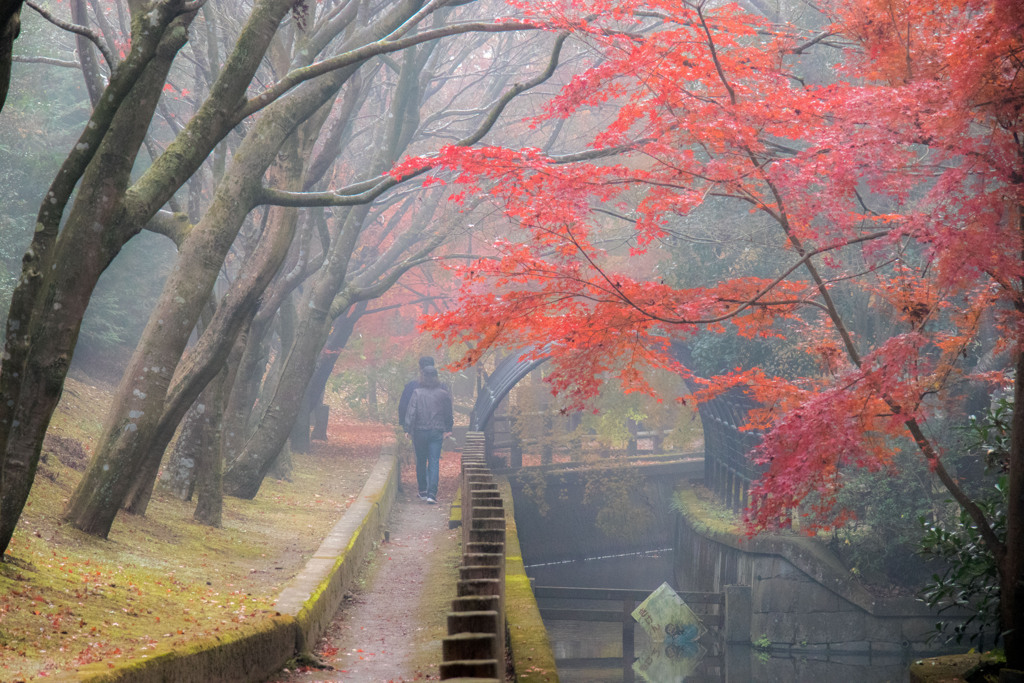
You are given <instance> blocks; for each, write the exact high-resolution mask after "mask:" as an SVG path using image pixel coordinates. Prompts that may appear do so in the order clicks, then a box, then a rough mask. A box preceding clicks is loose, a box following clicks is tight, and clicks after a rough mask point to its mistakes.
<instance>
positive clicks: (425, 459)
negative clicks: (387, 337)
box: [405, 365, 455, 503]
mask: <svg viewBox="0 0 1024 683" xmlns="http://www.w3.org/2000/svg"><path fill="white" fill-rule="evenodd" d="M454 423H455V419H454V415H453V413H452V396H451V394H450V393H449V392H448V389H447V388H445V387H443V386H442V385H441V382H440V380H439V379H438V377H437V368H435V367H434V366H433V365H428V366H425V367H424V368H423V369H422V370H420V381H419V386H418V387H417V388H416V389H415V390H414V391H413V392H412V398H410V399H409V408H408V410H407V411H406V414H405V427H406V431H407V432H409V433H410V434H411V435H412V446H413V449H414V450H415V451H416V483H417V484H418V485H419V493H420V498H422V499H424V500H426V501H427V502H428V503H436V502H437V481H438V471H439V470H438V468H439V467H440V466H441V444H442V443H443V442H444V437H445V434H448V433H449V432H451V431H452V427H453V426H454Z"/></svg>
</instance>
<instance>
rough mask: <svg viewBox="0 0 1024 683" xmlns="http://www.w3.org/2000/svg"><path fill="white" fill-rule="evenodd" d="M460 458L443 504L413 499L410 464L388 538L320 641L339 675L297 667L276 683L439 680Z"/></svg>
mask: <svg viewBox="0 0 1024 683" xmlns="http://www.w3.org/2000/svg"><path fill="white" fill-rule="evenodd" d="M457 462H458V454H456V453H445V454H444V457H443V458H442V464H441V482H440V487H439V490H438V504H437V505H430V504H428V503H426V502H424V501H421V500H420V499H419V498H418V497H417V495H416V493H415V492H416V480H415V479H416V476H415V473H414V472H412V471H411V467H410V466H409V465H408V464H407V465H406V466H405V467H404V468H403V472H402V475H403V476H402V492H401V493H399V495H398V499H397V500H396V502H395V507H394V509H393V511H392V514H391V518H390V519H389V540H388V541H387V542H385V543H382V544H381V545H380V546H379V547H378V548H377V549H376V550H375V551H374V552H373V554H372V555H371V557H370V559H369V560H368V562H367V564H366V565H365V566H364V567H363V568H362V570H361V571H360V579H359V581H358V584H357V586H355V587H354V589H353V590H352V591H351V592H350V593H349V594H348V595H346V599H345V601H344V602H343V603H342V606H341V608H340V609H339V610H338V613H337V614H336V615H335V617H334V621H333V622H332V623H331V625H330V627H328V629H327V633H326V634H325V636H324V637H323V638H322V639H321V640H320V643H319V644H318V646H317V649H316V654H317V656H318V657H320V659H321V660H322V661H323V662H324V663H326V664H329V665H330V666H332V667H334V670H317V669H306V668H305V667H302V668H300V669H299V670H297V671H291V672H287V673H282V674H281V675H280V677H278V678H277V679H275V680H276V681H278V683H312V682H314V681H366V682H370V681H388V682H393V683H398V682H400V681H422V680H437V679H438V662H439V661H440V659H441V639H442V638H443V637H444V635H445V615H446V613H447V612H448V610H449V609H450V606H451V599H452V598H453V597H454V596H455V582H456V579H457V578H458V570H457V567H458V560H459V540H458V536H459V531H458V530H449V529H448V508H449V505H450V503H451V500H452V497H453V496H454V494H455V486H456V483H457V474H458V464H457Z"/></svg>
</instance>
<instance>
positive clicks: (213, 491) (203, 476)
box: [192, 368, 230, 528]
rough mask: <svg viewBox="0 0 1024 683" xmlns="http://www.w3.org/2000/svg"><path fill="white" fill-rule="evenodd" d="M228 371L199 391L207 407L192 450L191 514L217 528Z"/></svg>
mask: <svg viewBox="0 0 1024 683" xmlns="http://www.w3.org/2000/svg"><path fill="white" fill-rule="evenodd" d="M229 376H230V372H229V371H228V369H227V368H225V369H223V370H221V371H220V372H219V373H217V376H216V377H215V378H214V379H213V381H212V382H210V383H209V384H208V385H207V386H206V389H204V390H203V394H202V396H201V400H202V401H203V405H205V406H207V408H206V412H205V413H204V417H205V419H204V420H203V421H202V424H201V429H200V438H199V440H198V441H199V444H200V448H199V449H198V450H197V451H196V456H197V457H196V509H195V512H194V513H193V515H192V517H193V519H195V520H196V521H197V522H199V523H200V524H205V525H207V526H212V527H217V528H220V526H221V521H222V513H223V510H224V489H223V485H222V480H223V471H224V468H223V460H222V458H221V453H222V452H223V451H222V450H221V444H220V442H221V424H222V419H221V418H222V417H223V415H224V399H225V392H226V391H227V383H228V378H229Z"/></svg>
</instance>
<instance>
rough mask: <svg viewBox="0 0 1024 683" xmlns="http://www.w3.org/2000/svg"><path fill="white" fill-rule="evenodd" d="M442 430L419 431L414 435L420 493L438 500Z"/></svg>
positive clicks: (413, 444)
mask: <svg viewBox="0 0 1024 683" xmlns="http://www.w3.org/2000/svg"><path fill="white" fill-rule="evenodd" d="M443 441H444V432H442V431H441V430H435V429H432V430H428V431H419V430H417V431H416V432H414V433H413V435H412V446H413V448H414V449H415V450H416V483H417V484H418V485H419V489H420V493H424V494H426V495H428V496H430V497H431V498H437V480H438V468H439V467H440V466H441V443H442V442H443Z"/></svg>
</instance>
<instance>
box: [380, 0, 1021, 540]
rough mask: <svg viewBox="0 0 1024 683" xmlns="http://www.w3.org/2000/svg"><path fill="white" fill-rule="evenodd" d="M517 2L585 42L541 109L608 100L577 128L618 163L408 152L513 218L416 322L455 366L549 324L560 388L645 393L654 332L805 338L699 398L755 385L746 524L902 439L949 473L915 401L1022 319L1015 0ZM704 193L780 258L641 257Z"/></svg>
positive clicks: (657, 345)
mask: <svg viewBox="0 0 1024 683" xmlns="http://www.w3.org/2000/svg"><path fill="white" fill-rule="evenodd" d="M520 8H521V10H522V11H523V12H525V13H527V14H528V15H529V16H530V17H531V18H532V19H533V20H535V21H537V22H539V23H541V24H543V25H545V26H548V27H550V28H551V29H552V30H554V31H567V32H571V33H572V34H575V35H576V36H579V37H580V38H581V39H583V40H585V41H587V42H588V43H589V44H590V45H591V46H594V47H595V48H596V49H597V50H599V52H600V58H599V59H597V60H595V62H594V65H593V66H592V67H591V68H589V69H587V70H585V71H583V72H582V73H579V74H578V75H576V76H575V77H574V78H573V79H572V80H571V81H570V82H569V83H568V84H567V85H566V86H565V88H564V89H563V90H562V91H561V93H560V94H559V95H558V96H557V97H556V98H554V100H552V101H551V102H550V103H549V105H548V107H547V110H546V112H545V113H544V114H543V116H541V117H539V118H538V119H537V120H536V121H535V123H536V124H537V125H542V124H543V123H544V122H545V121H546V120H550V119H557V118H564V119H570V120H573V121H575V120H579V119H585V120H587V121H591V122H592V121H593V120H595V119H598V118H599V117H597V116H594V114H595V113H596V112H600V113H602V114H603V115H604V118H603V119H601V120H603V121H605V124H604V125H603V126H602V128H601V129H600V130H599V131H597V133H596V134H594V135H593V136H592V138H591V139H590V140H589V141H588V142H589V145H590V147H591V148H593V149H594V150H602V149H606V150H611V149H615V150H617V152H618V153H617V154H616V156H615V157H614V163H612V162H611V161H609V158H611V157H609V158H605V159H603V160H599V161H593V160H592V161H571V160H566V159H564V158H563V159H559V158H551V157H548V156H545V155H544V154H542V153H541V152H540V151H539V150H536V149H519V150H512V149H505V148H499V147H485V148H476V149H466V148H456V147H451V148H447V149H445V150H443V151H442V153H441V154H440V155H439V156H437V157H436V158H431V159H426V160H425V159H412V160H409V162H408V164H409V165H410V167H412V166H415V165H418V164H421V163H424V162H428V163H430V164H432V165H433V166H434V169H435V175H436V177H437V178H439V179H444V180H445V181H447V182H454V183H459V184H462V185H463V187H462V188H460V189H461V191H462V192H466V193H477V192H485V191H486V192H489V193H491V194H492V195H493V196H494V197H495V198H496V199H497V200H498V201H499V202H500V203H501V204H502V206H503V208H504V210H505V213H506V214H507V216H508V217H509V218H511V219H512V221H513V222H514V223H515V224H517V225H518V226H521V228H522V230H523V233H522V237H521V238H520V237H516V238H515V239H514V240H508V241H504V242H501V243H499V244H497V245H496V249H497V252H498V258H497V259H486V260H480V261H477V262H475V263H472V264H470V265H467V266H464V267H460V268H458V269H457V271H458V275H459V276H460V277H461V278H462V280H463V282H464V286H463V288H462V293H461V296H460V298H459V305H458V307H457V308H455V309H453V310H451V311H449V312H446V313H443V314H441V315H437V316H434V317H432V318H430V319H429V321H428V322H427V327H428V329H430V330H433V331H434V333H435V334H437V335H438V336H439V337H442V338H444V339H447V340H449V341H462V342H467V343H469V344H470V345H471V346H472V348H473V349H474V350H473V351H472V352H470V353H469V354H468V355H467V356H466V357H465V358H464V359H463V362H464V363H467V364H468V363H472V362H473V361H474V360H476V358H478V357H479V355H480V354H481V353H483V352H484V351H485V350H486V349H487V348H489V347H491V346H493V345H511V346H514V347H520V348H525V347H527V346H530V345H536V346H538V347H539V346H542V345H544V344H546V343H548V342H554V343H555V344H556V345H557V348H558V353H557V354H556V356H555V361H554V362H555V372H554V374H553V377H552V381H553V388H554V389H555V390H557V391H559V392H562V393H564V394H565V395H567V396H568V397H569V398H570V400H571V401H573V402H575V403H577V404H580V403H582V402H584V401H585V400H586V399H587V398H588V397H590V396H592V395H593V394H594V393H595V392H596V391H597V389H598V387H599V385H600V383H601V381H602V379H603V378H605V377H606V376H607V375H608V374H609V373H616V374H618V375H619V376H620V377H621V379H622V380H623V382H624V385H625V386H627V387H630V388H633V389H636V390H648V389H649V387H648V386H647V385H646V383H645V381H644V379H643V369H644V368H645V367H646V366H660V367H673V366H674V362H673V361H672V359H671V358H670V357H669V356H668V355H667V353H666V344H667V342H668V341H669V340H670V339H671V338H673V337H677V336H686V335H688V334H691V333H693V332H694V331H695V330H697V329H700V328H710V329H713V330H718V331H725V330H728V329H733V330H735V331H736V332H738V333H739V334H742V335H746V336H751V337H756V336H770V335H779V334H788V335H800V338H801V341H802V342H803V346H804V348H806V349H808V350H810V351H811V352H813V353H815V354H817V355H818V356H819V357H820V359H821V360H822V366H823V367H824V368H825V372H823V373H821V374H820V375H816V376H807V377H802V378H800V379H799V380H785V379H782V378H779V377H770V376H767V375H766V374H765V373H764V372H762V371H761V370H760V369H758V368H753V369H746V370H740V369H737V370H736V371H734V372H732V373H728V374H726V375H724V376H720V377H715V378H711V379H710V380H707V381H706V388H705V389H704V390H703V391H701V392H699V395H698V397H697V398H698V399H701V398H706V397H707V396H710V395H713V394H715V393H716V392H720V391H723V390H725V389H727V388H729V387H731V386H734V385H737V384H740V385H743V386H745V387H748V390H749V391H751V392H752V393H753V394H754V395H755V396H756V398H757V399H759V400H760V402H761V403H762V405H763V406H764V408H763V409H762V410H760V411H758V412H757V414H756V415H754V416H753V419H752V421H753V424H752V426H756V427H763V428H767V429H768V430H769V432H768V434H767V437H766V438H765V440H764V442H763V446H762V447H761V450H760V453H759V457H760V459H761V460H762V461H763V462H765V463H768V464H769V470H768V473H767V475H766V476H765V477H764V479H763V480H762V481H761V482H760V483H759V484H758V486H757V487H756V488H755V490H754V491H753V504H752V508H751V513H750V514H751V517H750V521H751V523H752V525H753V527H754V528H765V527H770V526H773V525H776V524H779V523H780V520H781V523H782V524H786V523H787V521H788V519H789V515H790V514H791V511H792V510H793V509H794V508H795V507H796V506H797V505H798V504H800V503H801V502H802V501H808V502H809V503H812V504H813V506H814V512H815V513H817V514H816V515H815V516H814V520H815V522H814V523H813V524H810V525H808V526H807V527H806V528H809V529H813V528H815V527H816V525H817V526H824V527H827V526H829V525H831V524H834V523H836V522H839V521H842V518H843V513H842V512H841V511H838V510H836V509H835V508H834V501H835V497H834V494H835V491H836V487H837V486H838V485H839V479H838V477H837V476H836V475H837V472H838V471H839V470H840V468H841V467H842V466H844V465H851V464H852V465H859V466H864V467H868V468H872V469H879V468H884V467H886V466H888V464H889V461H890V457H891V450H892V448H893V437H895V436H907V435H908V434H909V436H910V437H911V438H912V439H913V441H915V442H916V443H917V445H918V447H920V448H921V450H922V453H923V454H924V456H925V457H926V458H927V459H928V460H929V462H930V464H931V465H932V466H933V468H938V469H941V467H942V466H941V459H940V454H939V453H938V452H937V450H936V449H935V447H934V446H933V445H931V443H930V442H929V441H928V439H927V438H926V437H925V435H924V432H923V431H922V429H921V424H923V423H924V421H926V420H927V419H928V418H929V416H930V413H931V411H932V409H933V406H934V405H936V403H934V402H932V401H930V400H927V397H929V396H933V395H935V394H939V393H941V392H943V391H946V390H947V389H948V388H949V387H950V386H951V385H952V384H953V383H954V380H958V379H961V378H962V377H963V375H964V372H965V371H964V368H963V367H962V358H963V356H964V355H965V350H966V349H967V348H968V346H969V345H970V344H972V343H973V342H974V341H975V340H976V339H977V338H978V334H979V329H980V328H981V325H982V321H983V319H984V318H985V316H986V315H991V313H992V312H993V311H994V312H995V313H996V315H995V316H992V317H990V319H992V318H994V319H995V324H997V325H998V326H999V330H1000V331H1001V336H1002V339H1003V343H1005V344H1006V345H1008V347H1012V348H1013V349H1014V350H1016V348H1017V347H1019V345H1020V341H1021V331H1022V327H1021V319H1020V311H1021V310H1022V308H1024V301H1022V298H1021V280H1022V276H1024V261H1022V258H1021V254H1022V241H1021V229H1022V215H1021V207H1022V206H1024V119H1022V109H1024V74H1022V73H1021V66H1022V59H1024V3H1022V2H1021V1H1020V0H961V1H955V0H833V2H831V3H826V4H825V6H823V8H822V9H823V12H824V13H823V14H822V15H821V16H819V17H817V19H818V20H819V21H820V25H819V26H818V27H817V28H816V29H814V30H813V31H810V30H801V29H798V28H796V27H794V26H793V25H792V24H788V23H782V22H770V21H768V20H767V19H765V18H763V17H759V16H754V15H751V14H749V13H747V12H745V11H744V10H743V9H741V8H740V7H739V6H738V5H735V4H732V5H725V6H712V5H711V4H710V3H704V2H679V1H678V0H655V1H646V2H635V1H634V2H621V1H616V2H609V1H606V0H591V1H582V0H576V1H570V0H561V1H557V0H556V1H551V2H523V3H521V5H520ZM825 46H828V49H829V50H831V52H830V53H829V54H830V55H831V56H832V59H834V60H836V61H838V63H837V64H836V65H835V66H834V68H833V69H831V70H829V72H828V78H827V80H826V78H825V77H824V76H823V75H822V71H823V69H821V68H818V69H817V71H816V70H815V67H813V65H810V64H809V63H808V61H807V60H808V58H807V56H806V55H808V54H810V53H812V52H813V51H815V50H822V49H824V48H825ZM815 73H817V74H818V77H817V80H816V81H815V79H814V78H812V76H813V74H815ZM808 74H810V75H808ZM608 112H613V114H612V115H611V116H608V115H607V114H608ZM622 150H624V151H622ZM396 172H401V169H399V170H398V171H396ZM711 197H716V198H717V197H727V198H732V199H735V200H737V201H739V202H743V203H744V204H745V205H746V206H747V207H748V208H749V210H750V211H751V212H753V213H759V214H761V215H762V216H767V217H768V218H770V219H771V221H772V222H773V223H774V225H775V226H777V228H778V230H777V231H776V234H777V244H778V246H779V248H780V250H781V251H780V253H782V254H784V255H785V260H787V261H788V262H789V265H788V266H784V267H782V268H781V269H780V273H779V275H778V277H777V278H775V279H764V278H755V277H749V276H744V277H735V278H732V279H724V280H721V281H714V282H708V283H706V284H705V285H704V286H701V287H697V288H687V289H680V288H674V287H672V286H670V285H669V284H666V283H665V282H664V281H663V280H662V279H661V278H660V277H658V276H657V273H655V272H653V271H652V270H651V269H650V268H649V262H648V261H644V259H643V252H644V250H645V249H646V248H647V247H648V246H649V245H650V244H651V242H652V240H655V239H658V238H660V237H662V236H663V235H664V234H665V230H666V227H667V226H668V225H669V224H670V222H671V221H672V220H673V219H674V218H675V217H676V216H678V215H680V214H688V213H690V212H692V211H694V210H695V209H696V208H698V207H700V206H701V205H702V204H704V203H705V202H706V201H707V200H708V198H711ZM609 206H610V207H614V209H615V210H616V211H617V212H618V213H620V214H622V213H626V212H631V213H630V215H631V216H632V217H633V218H634V219H635V222H634V225H633V229H634V235H633V238H634V241H633V248H632V251H631V257H629V258H627V259H625V260H624V261H622V259H620V260H619V261H616V259H615V257H614V256H611V255H609V254H607V253H605V252H604V251H603V250H602V249H600V248H599V247H598V238H599V236H600V235H601V231H600V228H599V227H598V226H600V224H601V212H602V211H603V210H604V207H609ZM616 263H622V264H623V265H622V267H615V264H616ZM869 274H870V277H868V275H869ZM838 281H846V282H850V281H852V282H854V283H860V285H861V286H862V287H864V288H865V289H867V290H869V291H870V293H871V294H872V295H873V296H872V301H873V303H874V305H875V306H876V307H879V308H884V309H885V310H887V311H888V314H889V315H892V316H893V317H895V318H898V319H899V320H900V321H901V323H900V326H899V328H898V329H897V332H896V333H895V334H893V335H892V336H890V337H889V338H887V339H883V340H880V341H874V342H872V341H871V340H867V339H860V338H857V337H856V335H855V334H853V333H852V332H851V331H850V328H849V327H850V326H849V324H848V322H847V321H846V320H844V319H843V316H842V315H841V314H840V312H839V310H838V309H837V308H836V306H835V304H834V302H833V301H832V297H831V294H830V290H832V288H833V284H834V283H835V282H838ZM988 379H992V377H988ZM942 476H944V471H942V472H940V477H942ZM943 481H944V483H947V486H949V485H951V484H952V485H953V486H955V482H952V480H950V481H949V482H946V480H945V479H944V480H943ZM954 495H955V493H954ZM961 502H963V501H961Z"/></svg>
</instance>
